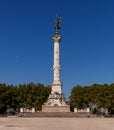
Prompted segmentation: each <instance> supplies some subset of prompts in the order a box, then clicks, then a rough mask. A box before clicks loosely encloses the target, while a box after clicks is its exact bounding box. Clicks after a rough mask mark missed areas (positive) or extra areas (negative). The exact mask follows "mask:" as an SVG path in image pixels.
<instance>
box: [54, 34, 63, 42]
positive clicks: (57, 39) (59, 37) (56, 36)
mask: <svg viewBox="0 0 114 130" xmlns="http://www.w3.org/2000/svg"><path fill="white" fill-rule="evenodd" d="M52 39H53V41H54V42H60V41H61V39H62V36H61V35H59V34H55V35H53V36H52Z"/></svg>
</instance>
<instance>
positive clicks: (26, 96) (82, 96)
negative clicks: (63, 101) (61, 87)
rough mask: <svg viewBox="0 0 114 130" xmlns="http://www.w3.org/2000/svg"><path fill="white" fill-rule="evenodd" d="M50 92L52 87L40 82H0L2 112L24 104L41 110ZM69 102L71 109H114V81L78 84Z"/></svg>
mask: <svg viewBox="0 0 114 130" xmlns="http://www.w3.org/2000/svg"><path fill="white" fill-rule="evenodd" d="M50 92H51V87H49V86H44V85H43V84H40V83H39V84H34V83H29V84H21V85H18V86H13V85H6V84H0V113H4V112H5V111H6V110H7V109H8V108H14V109H15V110H16V109H19V108H20V107H22V106H23V107H26V108H32V107H35V109H36V110H41V109H42V105H43V104H44V102H46V100H47V99H48V96H49V94H50ZM69 104H70V106H71V110H73V109H74V108H75V107H76V108H80V109H82V108H86V107H90V108H91V109H99V108H106V109H108V110H113V111H114V83H113V84H110V85H108V84H104V85H100V84H93V85H91V86H80V85H77V86H75V87H73V88H72V91H71V95H70V97H69Z"/></svg>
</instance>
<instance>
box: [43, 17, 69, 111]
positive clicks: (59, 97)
mask: <svg viewBox="0 0 114 130" xmlns="http://www.w3.org/2000/svg"><path fill="white" fill-rule="evenodd" d="M60 22H61V18H57V19H56V22H55V29H56V31H55V34H54V35H53V37H52V39H53V42H54V65H53V82H52V85H51V94H50V95H49V97H48V100H47V102H46V103H45V104H44V105H43V106H42V111H43V112H69V111H70V106H69V105H67V104H66V102H65V97H64V94H63V93H62V82H61V80H60V70H61V66H60V42H61V39H62V37H61V35H60V34H59V32H58V30H59V29H60V25H59V23H60Z"/></svg>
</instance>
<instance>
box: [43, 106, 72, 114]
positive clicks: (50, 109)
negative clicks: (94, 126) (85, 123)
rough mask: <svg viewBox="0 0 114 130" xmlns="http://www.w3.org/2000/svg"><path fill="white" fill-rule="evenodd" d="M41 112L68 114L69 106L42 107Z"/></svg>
mask: <svg viewBox="0 0 114 130" xmlns="http://www.w3.org/2000/svg"><path fill="white" fill-rule="evenodd" d="M42 112H70V106H69V105H66V106H47V105H43V106H42Z"/></svg>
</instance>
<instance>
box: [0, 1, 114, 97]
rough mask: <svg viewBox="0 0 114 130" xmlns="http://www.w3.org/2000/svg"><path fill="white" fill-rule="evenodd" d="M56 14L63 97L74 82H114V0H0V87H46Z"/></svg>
mask: <svg viewBox="0 0 114 130" xmlns="http://www.w3.org/2000/svg"><path fill="white" fill-rule="evenodd" d="M56 15H58V16H62V17H63V20H62V23H61V30H60V34H61V35H62V41H61V44H60V47H61V67H62V68H61V80H62V82H63V92H64V93H65V96H66V97H68V96H69V94H70V91H71V88H73V87H74V86H75V85H78V84H79V85H83V86H85V85H92V84H93V83H100V84H104V83H108V84H110V83H113V82H114V0H1V1H0V83H6V84H14V85H18V84H23V83H29V82H34V83H43V84H44V85H49V84H51V82H52V81H53V70H52V68H53V41H52V35H53V34H54V31H55V30H54V22H55V17H56Z"/></svg>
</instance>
